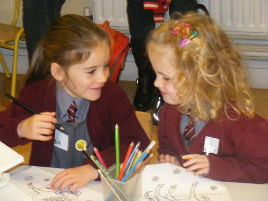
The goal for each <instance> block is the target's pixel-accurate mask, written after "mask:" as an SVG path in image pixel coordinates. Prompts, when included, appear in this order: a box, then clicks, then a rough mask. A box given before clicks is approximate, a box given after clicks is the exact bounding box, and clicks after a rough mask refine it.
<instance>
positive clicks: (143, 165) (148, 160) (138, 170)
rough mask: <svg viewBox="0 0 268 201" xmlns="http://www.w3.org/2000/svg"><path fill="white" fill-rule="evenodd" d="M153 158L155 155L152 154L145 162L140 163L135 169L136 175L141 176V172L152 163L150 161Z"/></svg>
mask: <svg viewBox="0 0 268 201" xmlns="http://www.w3.org/2000/svg"><path fill="white" fill-rule="evenodd" d="M153 156H154V154H153V153H151V154H150V155H149V156H148V157H147V158H146V159H145V160H144V161H142V162H141V163H140V166H139V167H137V168H136V169H135V171H134V175H136V174H139V172H141V170H142V169H143V168H144V167H145V165H147V164H148V163H149V162H150V160H152V158H153Z"/></svg>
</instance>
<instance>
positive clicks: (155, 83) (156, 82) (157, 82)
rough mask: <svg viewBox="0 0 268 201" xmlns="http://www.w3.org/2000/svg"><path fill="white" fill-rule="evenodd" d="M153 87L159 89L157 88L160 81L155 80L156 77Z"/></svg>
mask: <svg viewBox="0 0 268 201" xmlns="http://www.w3.org/2000/svg"><path fill="white" fill-rule="evenodd" d="M154 86H155V87H156V88H159V86H160V80H159V78H157V76H156V78H155V81H154Z"/></svg>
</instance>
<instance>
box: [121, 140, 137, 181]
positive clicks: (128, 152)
mask: <svg viewBox="0 0 268 201" xmlns="http://www.w3.org/2000/svg"><path fill="white" fill-rule="evenodd" d="M133 146H134V142H131V143H130V145H129V147H128V150H127V154H126V156H125V159H124V162H123V165H122V168H121V170H120V173H119V177H118V181H120V180H121V179H122V178H123V173H124V170H125V168H126V164H127V161H128V158H129V156H130V153H131V151H132V149H133Z"/></svg>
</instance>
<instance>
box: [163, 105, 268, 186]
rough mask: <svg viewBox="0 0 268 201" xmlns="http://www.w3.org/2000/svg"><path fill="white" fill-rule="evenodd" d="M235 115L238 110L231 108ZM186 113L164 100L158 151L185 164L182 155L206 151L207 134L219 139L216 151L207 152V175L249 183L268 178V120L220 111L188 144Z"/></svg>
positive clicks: (262, 181) (267, 179) (213, 177)
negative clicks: (236, 118)
mask: <svg viewBox="0 0 268 201" xmlns="http://www.w3.org/2000/svg"><path fill="white" fill-rule="evenodd" d="M229 114H230V115H231V116H232V117H234V116H235V113H234V112H233V111H231V110H230V112H229ZM182 117H183V115H182V114H181V113H180V112H178V111H177V110H176V108H175V107H174V106H171V105H168V104H165V105H164V107H163V108H162V110H161V111H160V113H159V119H160V120H159V126H158V139H159V149H158V152H159V154H170V155H173V156H176V157H177V158H178V160H179V162H180V164H183V162H185V161H183V160H182V155H185V154H205V153H204V144H205V140H206V136H208V137H211V138H210V139H218V140H219V145H218V147H217V148H218V150H217V152H216V153H210V154H209V155H208V159H209V164H210V169H209V173H208V174H207V175H205V177H209V178H212V179H216V180H221V181H235V182H248V183H267V182H268V146H267V142H268V121H267V120H264V119H263V118H261V117H260V116H258V115H256V116H255V117H254V118H253V119H249V118H247V117H246V116H244V115H241V116H240V118H239V120H237V121H232V120H229V119H227V117H225V116H224V115H221V116H220V117H219V118H218V119H217V120H216V121H214V120H209V121H208V122H207V123H206V124H204V125H201V130H200V131H199V133H198V135H197V136H196V137H195V138H194V139H193V141H192V143H191V144H190V145H189V146H186V143H185V140H184V138H183V135H182V129H181V122H182V121H181V120H182V119H183V118H182Z"/></svg>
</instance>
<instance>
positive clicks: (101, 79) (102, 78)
mask: <svg viewBox="0 0 268 201" xmlns="http://www.w3.org/2000/svg"><path fill="white" fill-rule="evenodd" d="M108 76H109V69H107V68H104V69H103V70H102V71H101V72H100V73H99V76H98V82H101V83H105V82H106V81H107V79H108Z"/></svg>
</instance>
